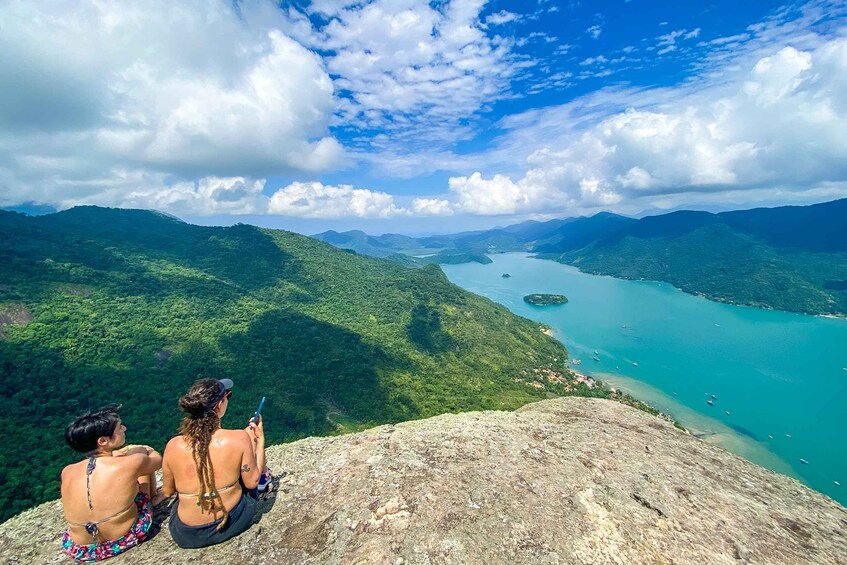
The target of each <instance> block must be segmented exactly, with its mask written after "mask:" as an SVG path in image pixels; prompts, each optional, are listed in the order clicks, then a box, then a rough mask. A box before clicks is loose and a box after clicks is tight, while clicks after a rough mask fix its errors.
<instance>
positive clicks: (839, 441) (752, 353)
mask: <svg viewBox="0 0 847 565" xmlns="http://www.w3.org/2000/svg"><path fill="white" fill-rule="evenodd" d="M491 259H492V260H493V261H494V263H492V264H489V265H480V264H478V263H468V264H463V265H442V269H444V272H445V273H446V274H447V276H448V277H449V279H450V280H451V281H453V282H454V283H456V284H458V285H459V286H461V287H463V288H465V289H467V290H470V291H471V292H475V293H477V294H480V295H482V296H486V297H488V298H490V299H491V300H494V301H495V302H499V303H501V304H503V305H504V306H506V307H507V308H509V309H510V310H511V311H512V312H514V313H516V314H519V315H521V316H525V317H527V318H531V319H533V320H537V321H539V322H542V323H545V324H547V325H549V326H550V327H552V328H553V331H554V336H555V337H556V338H558V339H559V340H561V341H562V342H563V343H564V344H565V345H566V346H567V348H568V350H569V351H570V357H571V359H580V360H581V361H582V363H581V364H580V365H578V366H573V368H574V369H576V370H579V371H581V372H583V373H587V374H592V375H595V376H596V377H598V378H601V379H603V380H605V381H607V382H609V383H610V384H611V385H613V386H616V387H619V388H622V389H624V390H626V391H628V392H631V393H632V394H633V395H634V396H636V397H638V398H640V399H642V400H644V401H646V402H648V403H649V404H651V405H653V406H655V407H656V408H658V409H659V410H661V411H663V412H665V413H667V414H670V415H671V416H673V417H674V418H675V419H677V420H678V421H679V422H680V423H681V424H682V425H683V426H685V427H687V428H689V429H690V430H691V431H692V432H693V433H695V434H696V435H698V436H700V437H703V438H704V439H705V440H707V441H711V442H713V443H716V444H718V445H721V446H722V447H724V448H726V449H728V450H730V451H732V452H734V453H736V454H738V455H741V456H742V457H745V458H747V459H749V460H751V461H754V462H755V463H758V464H760V465H762V466H764V467H767V468H769V469H773V470H775V471H778V472H781V473H785V474H788V475H791V476H793V477H796V478H798V479H800V480H801V481H803V482H804V483H806V484H807V485H809V486H811V487H812V488H814V489H816V490H818V491H820V492H823V493H824V494H827V495H829V496H831V497H832V498H834V499H835V500H838V501H839V502H840V503H841V504H843V505H847V370H844V369H843V368H844V367H847V321H846V320H838V319H830V318H822V317H814V316H804V315H800V314H790V313H786V312H777V311H772V310H761V309H757V308H746V307H741V306H730V305H726V304H719V303H716V302H711V301H709V300H706V299H703V298H699V297H695V296H692V295H689V294H685V293H683V292H681V291H679V290H677V289H675V288H673V287H672V286H670V285H668V284H665V283H655V282H647V281H626V280H620V279H614V278H611V277H600V276H594V275H588V274H584V273H580V272H579V270H577V269H575V268H573V267H570V266H567V265H560V264H558V263H554V262H552V261H542V260H538V259H533V258H531V257H529V256H528V255H525V254H521V253H509V254H504V255H491ZM503 273H509V274H510V275H511V278H503V277H502V275H503ZM536 292H540V293H555V294H564V295H565V296H567V297H568V299H569V300H570V302H568V304H565V305H563V306H548V307H535V306H530V305H528V304H526V303H524V302H523V297H524V295H526V294H530V293H536ZM595 350H596V351H597V352H598V353H597V355H596V356H597V357H598V358H599V361H594V360H593V359H592V357H594V356H595V355H594V351H595ZM634 363H637V364H638V366H637V367H636V366H635V365H634ZM711 395H715V397H716V398H715V399H713V402H714V406H710V405H709V404H708V403H707V401H708V400H710V399H712V397H711ZM727 411H728V412H729V414H727V413H726V412H727ZM769 436H773V437H772V438H771V437H769ZM788 436H790V437H788ZM800 459H805V460H806V461H808V464H803V463H802V462H801V461H800ZM836 481H837V482H839V483H841V485H840V486H839V485H836V484H835V482H836Z"/></svg>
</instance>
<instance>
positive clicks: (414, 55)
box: [0, 0, 847, 233]
mask: <svg viewBox="0 0 847 565" xmlns="http://www.w3.org/2000/svg"><path fill="white" fill-rule="evenodd" d="M845 16H847V2H844V1H834V0H810V1H806V2H792V3H780V2H770V1H754V2H737V1H734V2H729V1H723V0H721V1H715V2H697V3H694V2H671V1H653V0H629V1H626V0H608V1H595V2H587V1H583V2H580V1H556V0H528V1H522V2H518V1H494V0H492V1H488V2H486V1H484V0H450V1H447V0H442V1H430V2H427V1H424V0H371V1H367V0H358V1H349V0H312V1H308V0H298V1H295V2H284V3H282V4H277V3H270V2H264V1H260V0H248V1H244V2H237V3H231V2H228V1H220V2H215V1H200V0H196V1H189V0H187V1H185V2H181V3H178V4H175V3H166V2H156V1H145V0H141V1H139V2H135V3H133V4H132V5H131V6H130V5H127V4H126V3H118V2H114V3H110V2H104V3H96V4H95V3H86V2H75V1H51V2H43V3H33V2H23V1H21V2H14V1H12V2H7V3H5V4H4V7H3V8H2V11H0V28H2V29H3V30H4V33H3V34H2V35H0V49H2V51H3V52H4V54H6V56H5V57H4V58H3V59H2V60H0V84H2V85H4V86H3V87H2V89H0V206H7V207H8V206H16V205H21V204H25V203H31V204H37V205H46V206H52V207H55V208H58V209H63V208H67V207H70V206H74V205H78V204H97V205H104V206H119V207H136V208H154V209H161V210H165V211H168V212H170V213H173V214H176V215H178V216H180V217H183V218H186V219H188V220H190V221H192V222H197V223H208V224H229V223H234V222H239V221H241V222H249V223H255V224H259V225H266V226H272V227H283V228H287V229H293V230H295V231H301V232H305V233H315V232H317V231H322V230H324V229H329V228H334V229H349V228H359V229H365V230H366V231H369V232H371V233H383V232H387V231H399V232H403V233H428V232H443V231H459V230H464V229H477V228H484V227H489V226H494V225H505V224H509V223H514V222H518V221H522V220H525V219H547V218H551V217H566V216H576V215H586V214H592V213H595V212H597V211H600V210H611V211H615V212H618V213H622V214H630V215H641V214H650V213H659V212H662V211H666V210H673V209H679V208H695V209H707V210H720V209H733V208H746V207H753V206H759V205H767V206H771V205H779V204H795V203H796V204H804V203H812V202H819V201H825V200H831V199H835V198H841V197H845V196H847V136H844V135H843V133H842V132H843V131H847V80H845V78H844V77H845V76H847V18H845Z"/></svg>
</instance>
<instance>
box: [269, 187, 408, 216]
mask: <svg viewBox="0 0 847 565" xmlns="http://www.w3.org/2000/svg"><path fill="white" fill-rule="evenodd" d="M268 212H269V213H270V214H281V215H286V216H297V217H300V218H343V217H350V216H353V217H358V218H390V217H393V216H398V215H405V214H407V213H408V212H407V211H406V210H405V209H403V208H400V207H398V206H397V205H395V203H394V197H393V196H391V195H390V194H387V193H385V192H378V191H372V190H367V189H362V188H353V187H352V186H350V185H340V186H329V185H324V184H321V183H319V182H294V183H291V184H289V185H288V186H286V187H285V188H281V189H279V190H277V191H276V192H275V193H274V194H273V195H272V196H271V198H270V202H269V203H268Z"/></svg>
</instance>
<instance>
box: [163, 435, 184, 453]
mask: <svg viewBox="0 0 847 565" xmlns="http://www.w3.org/2000/svg"><path fill="white" fill-rule="evenodd" d="M186 447H187V444H186V442H185V438H184V437H183V436H176V437H174V438H171V440H170V441H169V442H168V444H167V445H166V446H165V453H168V452H169V451H174V450H183V449H185V448H186Z"/></svg>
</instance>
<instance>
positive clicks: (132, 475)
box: [62, 454, 147, 544]
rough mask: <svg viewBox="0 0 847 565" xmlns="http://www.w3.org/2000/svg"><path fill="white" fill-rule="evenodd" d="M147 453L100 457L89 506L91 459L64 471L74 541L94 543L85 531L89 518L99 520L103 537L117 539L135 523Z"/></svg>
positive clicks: (92, 478) (65, 505)
mask: <svg viewBox="0 0 847 565" xmlns="http://www.w3.org/2000/svg"><path fill="white" fill-rule="evenodd" d="M146 460H147V457H146V456H145V455H140V454H134V455H126V456H123V457H108V456H106V457H98V458H97V459H96V460H95V461H96V466H95V468H94V471H92V473H91V476H90V477H89V484H90V493H91V505H92V506H93V510H92V509H89V507H88V497H87V495H86V480H85V470H86V467H87V466H88V459H85V460H83V461H80V462H79V463H74V464H72V465H68V466H67V467H65V469H64V470H63V471H62V506H63V508H64V513H65V519H66V520H67V521H68V523H69V527H68V529H69V530H70V535H71V539H72V540H73V541H74V543H78V544H89V543H91V534H89V533H88V532H86V531H85V528H84V527H83V526H76V525H73V524H84V523H86V522H101V521H102V520H104V519H106V518H109V517H111V516H115V514H118V515H117V516H115V517H114V518H113V519H111V520H107V521H105V522H101V523H99V524H97V528H98V530H99V531H100V538H101V541H106V540H114V539H118V538H119V537H121V536H123V535H124V534H126V533H127V531H129V528H130V527H131V526H132V525H133V524H134V523H135V520H136V518H137V517H138V509H137V508H136V506H135V503H134V501H135V496H136V495H137V494H138V478H139V477H140V476H141V475H142V474H143V473H142V471H143V470H144V467H145V463H146Z"/></svg>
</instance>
